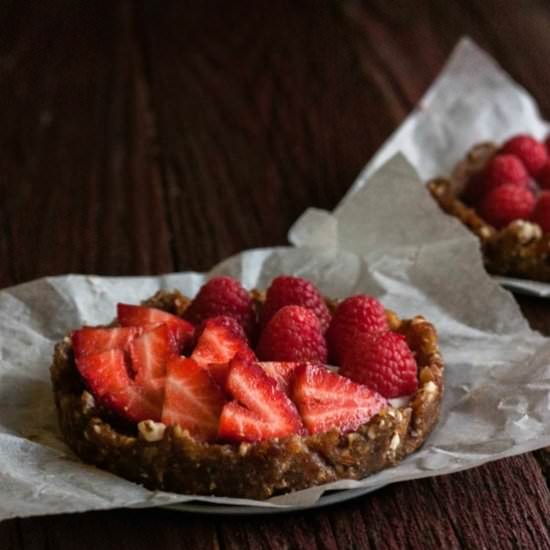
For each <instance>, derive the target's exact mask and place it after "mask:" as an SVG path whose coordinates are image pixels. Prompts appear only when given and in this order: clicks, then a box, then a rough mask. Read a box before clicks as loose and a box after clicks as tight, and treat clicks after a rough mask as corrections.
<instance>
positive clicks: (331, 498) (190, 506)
mask: <svg viewBox="0 0 550 550" xmlns="http://www.w3.org/2000/svg"><path fill="white" fill-rule="evenodd" d="M370 492H372V488H368V489H367V488H364V487H361V488H359V489H346V490H343V491H331V492H327V493H326V494H324V495H323V496H322V497H321V498H320V499H319V500H318V501H317V502H315V503H314V504H311V505H309V506H288V507H285V508H266V507H263V506H258V507H256V506H227V505H223V504H208V503H207V502H184V503H183V504H172V505H170V506H163V508H166V509H167V510H175V511H177V512H192V513H197V514H218V515H228V516H252V515H262V514H263V515H267V514H286V513H288V512H297V511H302V510H313V509H315V508H323V507H325V506H330V505H331V504H338V503H340V502H345V501H347V500H351V499H353V498H357V497H360V496H362V495H366V494H367V493H370Z"/></svg>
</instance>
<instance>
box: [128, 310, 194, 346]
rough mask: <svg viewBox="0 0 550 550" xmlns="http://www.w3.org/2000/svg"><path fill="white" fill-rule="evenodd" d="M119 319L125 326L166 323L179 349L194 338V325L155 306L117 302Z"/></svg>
mask: <svg viewBox="0 0 550 550" xmlns="http://www.w3.org/2000/svg"><path fill="white" fill-rule="evenodd" d="M117 319H118V322H119V323H120V324H121V325H122V326H123V327H136V326H137V327H139V326H144V325H149V324H165V325H166V326H167V327H168V329H169V330H170V332H171V333H172V334H173V336H174V338H175V340H176V342H177V344H178V347H179V349H180V350H181V349H183V347H184V346H185V344H186V343H187V342H188V341H189V340H191V338H193V333H194V330H195V329H194V327H193V325H192V324H191V323H188V322H187V321H185V320H184V319H182V318H181V317H178V316H177V315H173V314H172V313H168V312H167V311H162V310H161V309H156V308H153V307H145V306H136V305H133V304H117Z"/></svg>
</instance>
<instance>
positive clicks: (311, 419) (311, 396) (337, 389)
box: [292, 364, 387, 434]
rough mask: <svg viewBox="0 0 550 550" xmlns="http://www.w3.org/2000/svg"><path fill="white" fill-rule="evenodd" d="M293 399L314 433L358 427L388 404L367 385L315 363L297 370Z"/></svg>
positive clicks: (309, 428) (343, 430)
mask: <svg viewBox="0 0 550 550" xmlns="http://www.w3.org/2000/svg"><path fill="white" fill-rule="evenodd" d="M292 399H293V401H294V403H296V405H297V407H298V410H299V411H300V414H301V415H302V420H303V421H304V424H305V425H306V427H307V429H308V430H309V432H310V433H312V434H316V433H322V432H328V431H329V430H331V429H337V430H340V431H342V432H345V431H350V430H355V429H357V428H358V427H359V426H360V425H361V424H364V423H365V422H367V421H368V420H369V419H370V418H371V417H373V416H374V415H375V414H377V413H378V412H379V411H380V410H381V409H383V408H384V407H385V406H386V405H387V402H386V400H385V399H384V398H383V397H382V396H381V395H380V394H378V393H376V392H375V391H372V390H371V389H369V388H367V386H362V385H361V384H356V383H355V382H352V381H351V380H350V379H349V378H345V377H344V376H340V375H339V374H336V373H334V372H331V371H330V370H328V369H327V368H325V367H322V366H316V365H312V364H304V365H300V366H299V367H298V368H297V369H296V372H295V375H294V383H293V387H292Z"/></svg>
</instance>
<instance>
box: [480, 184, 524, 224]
mask: <svg viewBox="0 0 550 550" xmlns="http://www.w3.org/2000/svg"><path fill="white" fill-rule="evenodd" d="M534 206H535V197H534V196H533V193H532V192H531V191H529V189H526V188H525V187H519V186H517V185H510V184H507V185H501V186H500V187H497V188H496V189H493V190H492V191H491V192H489V193H488V194H487V195H485V197H484V198H483V200H482V201H481V204H480V207H479V213H480V215H481V216H482V217H483V218H484V219H485V220H486V221H487V222H488V223H490V224H491V225H493V226H494V227H496V228H497V229H500V228H502V227H505V226H506V225H508V224H509V223H510V222H513V221H514V220H519V219H522V220H528V219H529V217H530V216H531V212H532V211H533V208H534Z"/></svg>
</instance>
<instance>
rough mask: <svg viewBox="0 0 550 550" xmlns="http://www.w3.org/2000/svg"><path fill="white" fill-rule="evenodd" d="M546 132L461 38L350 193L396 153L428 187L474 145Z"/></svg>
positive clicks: (516, 283) (520, 283)
mask: <svg viewBox="0 0 550 550" xmlns="http://www.w3.org/2000/svg"><path fill="white" fill-rule="evenodd" d="M549 130H550V124H549V123H548V122H546V121H545V120H543V119H542V117H541V116H540V113H539V110H538V107H537V105H536V103H535V100H534V99H533V98H532V97H531V95H530V94H529V92H528V91H527V90H525V88H522V87H521V86H520V85H519V84H517V83H516V82H514V80H512V78H511V77H510V76H509V75H508V74H507V73H505V72H504V71H503V70H502V68H501V67H499V65H498V64H497V63H496V61H495V60H494V59H492V58H491V57H490V56H489V55H488V54H487V53H486V52H484V51H483V50H481V49H480V48H479V47H478V46H476V45H475V44H474V43H473V42H472V41H471V40H470V39H468V38H463V39H462V40H461V41H460V42H459V44H458V46H457V47H456V48H455V50H454V52H453V53H452V55H451V57H450V59H449V61H448V62H447V64H446V65H445V67H444V69H443V71H442V72H441V74H440V75H439V76H438V78H437V79H436V80H435V81H434V83H433V84H432V85H431V86H430V88H429V89H428V91H427V92H426V94H425V95H424V97H423V98H422V99H421V100H420V102H419V104H418V106H417V107H416V109H414V111H413V112H412V113H411V114H410V115H409V116H408V117H407V118H406V119H405V121H404V122H403V123H402V124H401V126H400V127H399V128H398V129H397V130H396V131H395V132H394V134H393V135H392V136H390V138H389V139H388V140H387V141H386V143H384V145H383V146H382V147H381V148H380V149H379V151H378V152H377V153H376V155H375V156H374V157H373V158H372V160H371V161H370V162H369V163H368V164H367V166H366V167H365V168H364V170H363V171H362V173H361V174H360V175H359V177H358V178H357V180H356V182H355V184H354V185H353V187H352V189H351V192H353V191H355V190H357V189H359V188H360V187H362V186H363V185H364V184H365V182H366V181H367V179H368V177H369V175H370V174H372V173H373V172H374V170H376V169H377V168H378V167H379V166H381V165H382V164H383V163H384V162H386V161H387V160H388V159H389V158H391V157H392V156H393V155H395V154H396V153H398V152H402V153H404V154H405V156H406V157H407V158H408V159H409V160H410V162H411V163H412V164H413V166H414V167H415V168H416V170H417V171H418V173H419V174H420V177H421V178H422V179H423V180H424V181H428V180H429V179H431V178H433V177H437V176H447V175H449V174H450V173H451V171H452V169H453V167H454V165H455V164H456V163H457V162H458V161H459V160H461V159H462V158H463V157H464V155H465V153H466V152H467V151H468V150H469V149H470V148H471V147H472V145H474V144H476V143H480V142H482V141H495V142H497V143H500V142H502V141H504V140H505V139H507V138H509V137H510V136H512V135H514V134H518V133H530V134H532V135H534V136H535V137H538V138H543V137H545V136H546V135H547V134H548V132H549ZM498 280H499V282H500V283H501V284H503V285H504V286H506V287H507V288H509V289H510V290H513V291H514V292H521V293H524V294H531V295H534V296H540V297H550V284H546V283H539V282H536V281H529V280H526V279H513V278H509V277H499V278H498Z"/></svg>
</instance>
